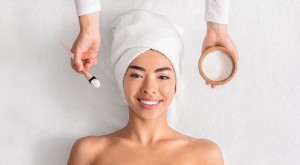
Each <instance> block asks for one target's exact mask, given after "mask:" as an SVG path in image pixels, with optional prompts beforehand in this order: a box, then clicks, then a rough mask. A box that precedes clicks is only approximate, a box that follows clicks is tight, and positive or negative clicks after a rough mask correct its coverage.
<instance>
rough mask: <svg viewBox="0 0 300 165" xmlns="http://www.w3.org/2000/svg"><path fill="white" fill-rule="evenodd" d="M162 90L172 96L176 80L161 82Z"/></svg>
mask: <svg viewBox="0 0 300 165" xmlns="http://www.w3.org/2000/svg"><path fill="white" fill-rule="evenodd" d="M160 91H161V93H163V94H164V95H168V96H172V95H174V93H175V80H173V81H168V82H167V81H166V82H162V83H160Z"/></svg>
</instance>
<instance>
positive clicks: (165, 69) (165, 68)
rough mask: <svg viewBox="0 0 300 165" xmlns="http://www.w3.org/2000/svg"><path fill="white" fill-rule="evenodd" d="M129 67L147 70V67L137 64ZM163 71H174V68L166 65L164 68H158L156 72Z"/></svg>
mask: <svg viewBox="0 0 300 165" xmlns="http://www.w3.org/2000/svg"><path fill="white" fill-rule="evenodd" d="M128 69H135V70H140V71H143V72H145V71H146V69H145V68H143V67H140V66H136V65H131V66H129V67H128ZM162 71H172V69H171V68H169V67H164V68H158V69H156V70H155V71H154V72H155V73H157V72H162Z"/></svg>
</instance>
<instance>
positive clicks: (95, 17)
mask: <svg viewBox="0 0 300 165" xmlns="http://www.w3.org/2000/svg"><path fill="white" fill-rule="evenodd" d="M79 22H80V33H79V35H78V37H77V38H76V40H75V42H74V44H73V46H72V49H71V52H72V53H73V54H74V59H73V60H72V59H71V66H72V69H73V70H74V71H75V72H77V73H81V72H82V70H83V69H84V70H89V69H90V67H92V66H94V65H97V56H98V52H99V48H100V42H101V39H100V32H99V22H100V21H99V12H97V13H93V14H88V15H84V16H80V17H79Z"/></svg>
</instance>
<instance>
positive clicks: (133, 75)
mask: <svg viewBox="0 0 300 165" xmlns="http://www.w3.org/2000/svg"><path fill="white" fill-rule="evenodd" d="M130 77H133V78H143V77H142V76H141V75H139V74H135V73H133V74H131V75H130Z"/></svg>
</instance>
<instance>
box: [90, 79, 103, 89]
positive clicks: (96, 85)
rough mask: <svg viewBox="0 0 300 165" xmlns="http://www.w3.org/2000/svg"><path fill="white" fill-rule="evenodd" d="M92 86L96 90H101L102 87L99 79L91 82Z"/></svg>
mask: <svg viewBox="0 0 300 165" xmlns="http://www.w3.org/2000/svg"><path fill="white" fill-rule="evenodd" d="M91 84H92V85H93V87H95V88H99V87H100V86H101V84H100V81H99V80H97V79H93V80H92V81H91Z"/></svg>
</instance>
